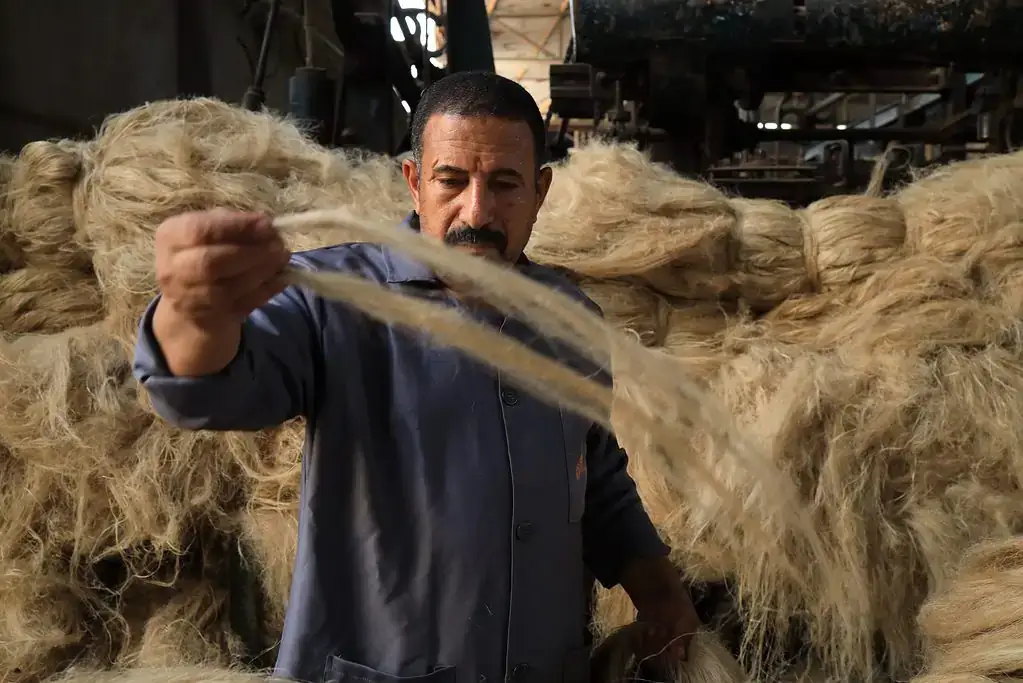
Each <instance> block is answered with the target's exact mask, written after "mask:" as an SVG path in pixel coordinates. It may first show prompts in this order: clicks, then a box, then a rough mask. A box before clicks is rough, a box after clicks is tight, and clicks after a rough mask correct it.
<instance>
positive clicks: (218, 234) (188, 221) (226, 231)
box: [156, 209, 280, 251]
mask: <svg viewBox="0 0 1023 683" xmlns="http://www.w3.org/2000/svg"><path fill="white" fill-rule="evenodd" d="M156 238H157V248H160V247H161V246H162V247H163V248H166V249H169V250H172V251H179V250H182V249H188V248H191V247H198V246H204V245H219V244H249V245H258V244H265V243H268V242H272V241H274V240H279V239H280V236H279V235H278V233H277V231H276V230H275V229H274V227H273V223H272V220H271V219H270V217H269V216H266V215H264V214H260V213H252V212H241V211H230V210H228V209H214V210H212V211H203V212H196V213H186V214H182V215H180V216H175V217H174V218H171V219H169V220H167V221H165V222H164V223H163V225H161V226H160V228H159V229H158V230H157V235H156Z"/></svg>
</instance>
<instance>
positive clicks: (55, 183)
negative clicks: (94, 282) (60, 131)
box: [8, 140, 91, 274]
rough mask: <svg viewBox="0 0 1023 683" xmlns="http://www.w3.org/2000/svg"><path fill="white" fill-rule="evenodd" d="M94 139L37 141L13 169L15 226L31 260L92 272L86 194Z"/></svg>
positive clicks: (10, 199) (40, 264) (12, 223)
mask: <svg viewBox="0 0 1023 683" xmlns="http://www.w3.org/2000/svg"><path fill="white" fill-rule="evenodd" d="M90 150H91V143H82V142H73V141H70V140H61V141H57V142H31V143H29V144H27V145H25V147H24V148H23V149H22V150H21V153H20V154H18V157H17V159H15V161H14V167H13V169H12V172H11V180H10V187H9V190H8V193H9V194H8V202H9V206H10V218H9V220H10V226H11V230H12V231H13V233H14V237H15V239H16V240H17V242H18V245H19V246H20V248H21V250H22V252H23V253H24V258H25V261H26V263H27V264H28V265H30V266H38V267H42V268H53V269H58V270H65V271H68V273H69V274H70V273H72V272H81V273H84V274H88V273H89V271H90V268H91V255H90V252H89V249H88V245H87V244H86V243H85V242H84V241H83V238H84V236H83V235H82V233H81V232H80V224H81V210H82V200H83V198H82V196H81V193H80V190H79V180H80V179H81V178H82V176H83V175H84V174H85V172H86V166H87V160H86V157H87V156H88V155H89V153H90Z"/></svg>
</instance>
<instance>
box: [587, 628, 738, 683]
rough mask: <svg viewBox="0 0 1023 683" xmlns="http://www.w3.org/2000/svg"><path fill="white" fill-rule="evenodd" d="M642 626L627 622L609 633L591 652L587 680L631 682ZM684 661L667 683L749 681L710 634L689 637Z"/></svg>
mask: <svg viewBox="0 0 1023 683" xmlns="http://www.w3.org/2000/svg"><path fill="white" fill-rule="evenodd" d="M644 627H645V625H644V624H639V623H630V624H628V625H625V626H622V627H620V628H617V629H615V630H614V631H613V632H611V633H609V634H608V635H607V636H606V637H604V638H603V640H602V641H601V642H600V643H599V644H598V645H597V647H596V648H595V649H594V652H593V657H592V658H591V661H590V665H591V669H592V671H593V673H592V677H591V680H593V681H595V682H598V683H616V682H617V681H623V680H633V679H635V678H636V676H637V673H638V664H639V662H638V661H637V660H638V655H637V652H642V651H643V650H644V649H645V648H643V646H642V643H643V640H644V630H645V629H644ZM686 655H687V656H686V661H685V662H684V663H683V664H681V665H679V666H678V668H677V669H676V670H675V671H674V672H673V675H672V677H671V679H670V680H671V683H745V682H746V681H748V680H749V677H748V676H747V675H746V672H745V671H743V669H742V667H741V666H740V665H739V663H738V662H737V661H735V658H734V657H732V655H731V654H730V653H729V652H728V650H727V649H726V648H725V646H724V645H723V644H722V643H721V641H720V640H719V639H718V637H717V636H716V635H715V634H714V633H713V632H710V631H700V632H699V633H697V634H695V635H694V636H693V639H692V640H691V641H690V644H689V649H688V650H687V652H686Z"/></svg>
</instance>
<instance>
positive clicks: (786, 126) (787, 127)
mask: <svg viewBox="0 0 1023 683" xmlns="http://www.w3.org/2000/svg"><path fill="white" fill-rule="evenodd" d="M781 129H782V130H792V124H791V123H783V124H781Z"/></svg>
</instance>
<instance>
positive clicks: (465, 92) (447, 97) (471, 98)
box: [410, 71, 547, 168]
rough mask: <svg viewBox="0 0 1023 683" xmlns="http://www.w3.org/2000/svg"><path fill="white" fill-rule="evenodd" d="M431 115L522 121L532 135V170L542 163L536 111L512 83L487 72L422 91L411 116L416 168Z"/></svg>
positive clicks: (543, 134) (462, 74)
mask: <svg viewBox="0 0 1023 683" xmlns="http://www.w3.org/2000/svg"><path fill="white" fill-rule="evenodd" d="M434 114H440V115H453V116H471V117H475V116H493V117H495V118H499V119H504V120H506V121H522V122H523V123H525V124H527V125H528V126H529V130H530V132H531V133H532V134H533V154H534V156H535V159H536V167H537V168H540V166H542V165H543V164H544V163H546V157H547V126H546V124H545V123H544V120H543V116H541V115H540V108H539V107H537V106H536V100H534V99H533V96H532V95H530V94H529V91H527V90H526V89H525V88H523V87H522V86H521V85H519V84H518V83H516V82H515V81H513V80H510V79H508V78H504V77H502V76H498V75H497V74H495V73H490V72H487V71H459V72H456V73H453V74H451V75H449V76H445V77H444V78H441V79H440V80H438V81H436V82H435V83H433V84H431V85H430V87H428V88H427V89H426V90H424V91H423V97H422V99H420V100H419V105H418V106H417V107H416V111H415V113H414V114H413V115H412V129H411V131H410V142H411V144H412V156H413V157H414V158H415V160H416V163H417V164H419V163H422V161H423V131H424V130H426V124H427V122H428V121H429V120H430V118H431V117H432V116H433V115H434Z"/></svg>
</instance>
